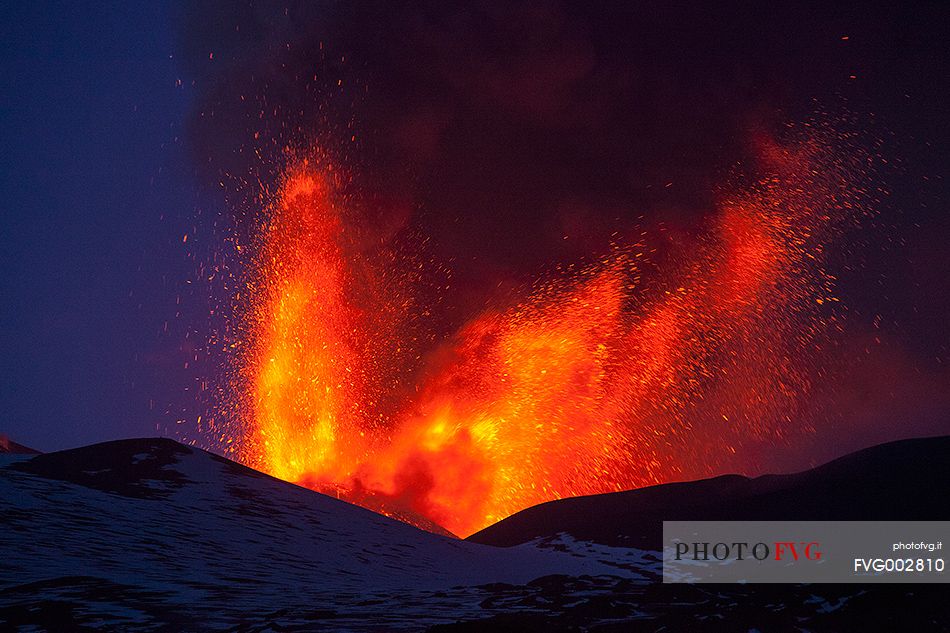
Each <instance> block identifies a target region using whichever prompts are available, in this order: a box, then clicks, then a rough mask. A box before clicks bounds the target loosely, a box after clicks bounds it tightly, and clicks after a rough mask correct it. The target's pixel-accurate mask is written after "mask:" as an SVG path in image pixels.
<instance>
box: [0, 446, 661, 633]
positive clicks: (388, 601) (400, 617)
mask: <svg viewBox="0 0 950 633" xmlns="http://www.w3.org/2000/svg"><path fill="white" fill-rule="evenodd" d="M5 461H6V462H7V463H6V466H5V467H2V468H0V499H2V513H0V608H4V607H6V610H5V611H3V612H0V613H5V614H6V616H7V618H8V620H9V621H15V620H16V615H17V613H16V607H17V606H22V605H30V604H32V605H34V607H35V608H41V609H44V608H45V609H46V610H48V611H57V610H59V611H64V610H68V611H70V612H71V613H72V615H71V616H70V617H73V618H75V622H76V623H77V624H78V623H98V624H100V625H109V624H114V625H116V626H117V627H119V628H127V627H129V626H133V625H136V624H138V625H146V624H148V623H158V622H174V623H177V625H181V626H185V627H187V626H191V625H193V624H194V623H195V622H200V623H201V625H200V626H196V629H202V630H204V629H207V628H212V627H213V628H230V627H232V626H236V625H238V624H241V623H250V622H262V621H270V620H268V618H270V617H271V615H272V614H273V613H274V612H278V611H281V610H283V611H285V612H286V611H287V609H288V608H293V609H297V610H302V611H305V612H306V614H305V615H303V616H300V617H303V618H304V619H305V620H306V619H307V618H316V619H318V620H319V619H325V618H330V619H332V620H333V621H334V625H335V626H338V627H340V628H353V629H359V628H361V627H363V626H373V625H375V623H378V622H388V623H389V625H391V626H401V625H406V626H411V627H418V626H420V623H422V622H427V623H434V622H440V621H448V622H451V621H454V620H455V619H457V618H459V617H464V616H466V615H468V616H475V615H480V614H482V612H483V611H484V610H483V609H482V607H480V606H479V603H480V602H481V601H482V600H483V599H484V596H482V595H481V594H480V592H479V591H478V590H475V589H472V588H473V587H477V586H479V585H486V584H490V583H508V584H510V585H523V584H525V583H527V582H528V581H531V580H533V579H536V578H539V577H543V576H548V575H551V574H564V575H569V576H582V575H588V576H599V575H606V574H609V575H612V576H620V577H625V578H628V579H630V580H632V581H636V582H642V581H645V580H647V579H649V578H651V577H655V575H656V574H658V573H659V567H658V565H657V564H656V563H655V561H654V560H653V559H652V557H649V556H648V557H647V558H644V557H643V553H641V552H639V551H637V550H629V549H625V550H616V551H614V550H611V549H610V548H605V547H599V546H587V545H586V544H576V546H575V547H571V546H570V545H573V544H571V543H567V544H565V543H563V542H560V541H559V540H558V539H547V540H546V541H544V542H537V543H531V544H526V545H523V546H520V547H517V548H510V549H500V548H495V547H491V546H486V545H479V544H475V543H467V542H465V541H460V540H457V539H452V538H448V537H443V536H438V535H435V534H431V533H428V532H424V531H422V530H419V529H417V528H414V527H411V526H409V525H406V524H404V523H401V522H398V521H394V520H392V519H388V518H386V517H383V516H380V515H378V514H375V513H373V512H370V511H368V510H364V509H362V508H359V507H357V506H353V505H350V504H348V503H345V502H343V501H339V500H337V499H333V498H330V497H327V496H324V495H321V494H319V493H315V492H312V491H310V490H307V489H304V488H300V487H298V486H294V485H292V484H288V483H286V482H282V481H278V480H276V479H273V478H271V477H268V476H266V475H263V474H261V473H258V472H256V471H253V470H250V469H248V468H245V467H243V466H240V465H238V464H236V463H234V462H230V461H228V460H225V459H223V458H220V457H218V456H215V455H212V454H210V453H207V452H205V451H202V450H198V449H193V448H188V447H185V446H183V445H181V444H178V443H176V442H173V441H171V440H165V439H154V440H124V441H117V442H109V443H105V444H99V445H95V446H89V447H85V448H81V449H76V450H72V451H63V452H59V453H50V454H46V455H39V456H36V457H33V458H31V459H27V458H25V457H24V456H19V457H12V456H11V457H7V458H6V459H5ZM0 463H2V462H0ZM575 550H576V551H575ZM453 588H454V589H453ZM57 602H58V603H59V606H58V607H56V608H53V607H52V606H51V605H53V604H55V603H57ZM439 605H441V606H439ZM11 609H13V610H12V611H11ZM21 615H23V614H21ZM53 615H55V614H53ZM51 617H52V616H51ZM34 619H35V618H34ZM290 619H291V620H297V619H300V618H298V617H296V616H294V617H291V618H290ZM189 623H191V624H189Z"/></svg>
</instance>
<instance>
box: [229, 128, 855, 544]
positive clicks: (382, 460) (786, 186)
mask: <svg viewBox="0 0 950 633" xmlns="http://www.w3.org/2000/svg"><path fill="white" fill-rule="evenodd" d="M804 130H805V132H804V133H802V132H801V131H800V130H798V131H795V134H797V138H796V139H795V140H794V141H788V142H778V141H775V140H773V139H771V138H765V137H761V136H760V137H757V139H756V141H755V143H754V145H755V148H756V155H757V164H756V167H755V169H756V174H755V176H754V177H750V176H749V174H747V173H744V174H742V175H741V177H736V178H734V179H733V180H735V181H737V182H736V183H734V184H732V185H730V187H728V188H724V189H723V190H722V191H721V192H720V195H719V200H720V201H719V204H718V206H717V208H716V209H715V210H711V212H710V213H709V214H707V216H706V222H705V224H704V226H703V227H702V230H701V231H698V232H687V231H681V232H679V233H676V234H667V235H668V237H669V241H668V244H669V253H664V257H663V259H662V261H659V258H657V257H655V256H654V252H653V249H651V248H649V247H648V246H647V243H648V241H649V240H648V239H647V238H648V235H647V232H646V231H644V232H643V233H641V234H640V235H636V236H628V235H617V236H615V237H616V242H615V244H614V246H613V247H612V248H611V249H609V252H607V253H606V254H604V255H602V256H601V257H600V258H599V259H598V260H596V263H592V264H587V265H576V266H575V265H564V266H561V267H559V268H557V269H556V270H555V271H554V272H553V273H550V274H547V275H543V276H541V277H540V278H539V279H538V281H536V282H535V283H534V284H531V285H530V286H529V287H527V288H524V289H523V290H522V291H519V292H515V293H513V294H514V295H516V296H510V297H508V299H507V301H499V300H496V301H494V302H493V303H492V304H491V305H489V306H488V307H486V308H484V309H483V310H482V311H481V312H480V313H478V314H475V315H473V316H472V317H471V318H470V319H469V320H468V321H467V322H466V323H465V324H464V326H462V327H461V328H460V329H458V330H457V331H456V332H455V333H454V335H451V336H449V337H444V338H443V340H440V341H437V342H436V343H435V344H432V343H427V342H426V341H424V340H422V338H421V337H419V336H416V335H415V334H413V332H415V331H416V330H417V328H416V324H418V323H419V322H422V321H425V319H426V318H427V316H428V315H429V314H431V310H433V309H435V308H434V307H433V306H427V305H424V301H425V300H424V299H423V298H422V297H423V295H424V293H418V292H416V291H415V288H416V286H417V285H418V280H419V279H420V278H422V277H424V276H425V275H426V268H425V266H421V265H419V264H418V263H417V262H418V258H417V257H416V255H417V253H410V254H406V253H404V252H400V250H399V249H398V248H396V247H394V246H393V245H392V244H388V243H380V244H373V245H372V246H370V247H366V245H365V241H366V239H365V234H364V232H361V231H360V227H359V225H358V220H357V219H356V218H355V217H354V215H353V214H352V213H351V212H350V210H349V209H348V198H347V196H345V195H343V194H342V190H343V189H344V186H345V185H346V184H347V182H348V176H347V174H346V171H345V170H343V169H341V168H340V167H339V166H338V165H336V164H334V162H333V161H332V160H331V159H330V158H329V157H328V156H327V155H326V154H325V153H321V152H316V151H314V152H310V153H309V154H307V155H306V157H305V158H301V157H300V155H299V154H293V155H291V154H288V158H287V165H286V168H285V169H284V172H283V176H282V179H281V181H280V183H279V186H277V187H276V188H275V189H274V192H273V193H265V194H263V195H262V199H264V200H266V201H267V202H268V204H267V207H266V209H265V213H264V217H265V218H266V219H265V220H264V221H263V222H262V224H261V231H260V234H259V238H258V239H257V241H256V243H255V244H254V245H252V246H251V247H249V248H247V249H245V250H244V252H245V253H249V254H247V255H246V258H247V259H246V261H247V263H248V264H249V268H250V270H251V273H250V274H249V275H248V280H247V283H246V286H245V287H244V288H243V289H242V292H241V294H240V295H238V297H237V302H238V304H239V305H242V306H245V309H244V310H243V312H242V315H243V316H242V317H241V320H240V324H239V327H238V328H235V329H236V330H237V331H240V332H243V335H242V336H240V337H238V340H237V341H235V343H234V347H235V348H236V349H238V350H239V351H240V353H238V354H237V355H236V356H235V357H234V358H235V361H234V362H235V372H234V385H233V397H232V402H231V403H230V406H231V409H230V410H231V411H237V412H238V413H239V418H240V421H239V428H238V430H237V433H236V434H235V437H236V439H237V441H236V442H235V445H234V447H232V450H233V451H234V452H235V454H236V455H237V456H238V457H239V458H240V459H241V460H242V461H244V462H246V463H248V464H249V465H251V466H253V467H255V468H258V469H261V470H264V471H266V472H269V473H272V474H274V475H275V476H277V477H279V478H282V479H286V480H290V481H296V482H299V483H301V484H303V485H306V486H308V487H312V488H314V489H317V490H320V491H324V492H329V493H332V494H335V495H337V496H340V497H341V498H345V499H347V500H350V501H352V502H355V503H358V504H361V505H365V506H367V507H370V508H373V509H376V510H379V511H382V512H384V513H386V514H390V515H393V516H397V517H401V518H404V519H407V520H412V517H413V516H416V517H425V518H426V519H428V520H430V521H432V522H433V523H435V524H437V525H438V526H442V527H444V528H445V529H447V530H450V531H451V532H453V533H455V534H458V535H463V536H464V535H468V534H471V533H473V532H475V531H477V530H479V529H481V528H483V527H485V526H487V525H490V524H492V523H494V522H496V521H498V520H500V519H503V518H504V517H506V516H508V515H510V514H512V513H514V512H516V511H518V510H521V509H523V508H526V507H528V506H531V505H534V504H537V503H540V502H544V501H548V500H551V499H558V498H562V497H567V496H575V495H583V494H592V493H601V492H609V491H616V490H622V489H629V488H635V487H640V486H644V485H648V484H654V483H660V482H665V481H670V480H679V479H683V478H685V477H697V476H702V475H708V474H711V473H715V472H719V471H721V470H722V469H723V468H724V467H726V466H727V465H728V467H729V468H732V469H737V468H738V469H742V468H744V467H745V468H748V464H744V463H743V461H742V459H741V458H740V457H739V455H741V451H740V449H741V447H742V446H743V445H744V444H747V443H750V442H767V443H776V442H780V441H786V438H788V437H790V436H791V437H793V436H795V435H796V434H800V433H804V432H807V431H808V423H807V422H806V421H805V420H807V416H806V415H804V414H803V411H804V409H805V408H807V400H806V398H805V396H806V395H807V394H808V393H809V390H810V388H811V387H812V385H813V383H814V381H816V380H818V379H819V376H820V374H821V372H822V364H821V355H822V347H823V346H824V345H826V344H827V343H828V341H829V339H830V338H831V334H832V333H833V332H834V330H835V329H836V328H838V327H839V326H838V321H839V315H838V311H837V309H836V298H835V296H834V294H833V282H834V278H833V277H832V275H830V274H829V273H828V272H827V270H826V267H825V262H824V257H823V255H824V247H825V245H826V244H827V243H828V242H829V241H830V240H832V239H835V237H836V235H838V234H839V233H840V232H841V230H842V228H843V227H845V226H846V225H847V224H849V223H854V222H856V221H857V220H858V219H859V218H860V217H861V216H862V215H864V214H865V213H866V212H867V211H866V209H867V205H868V201H869V200H870V198H871V194H870V192H869V191H868V190H867V189H866V188H865V186H864V185H863V184H862V183H863V180H864V174H866V171H867V169H868V167H867V164H868V158H867V154H866V153H865V152H862V151H859V150H857V149H856V148H855V147H854V146H853V144H851V143H850V142H849V139H848V138H846V137H844V136H842V135H835V134H832V133H831V132H830V131H828V130H827V129H824V128H821V127H820V126H819V128H818V129H816V128H813V127H810V126H804ZM845 146H847V147H845ZM417 523H418V521H417Z"/></svg>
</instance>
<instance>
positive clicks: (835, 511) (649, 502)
mask: <svg viewBox="0 0 950 633" xmlns="http://www.w3.org/2000/svg"><path fill="white" fill-rule="evenodd" d="M948 518H950V436H943V437H932V438H921V439H912V440H901V441H898V442H891V443H888V444H881V445H880V446H874V447H872V448H868V449H865V450H862V451H858V452H857V453H852V454H850V455H846V456H845V457H842V458H840V459H836V460H834V461H832V462H829V463H827V464H825V465H823V466H819V467H817V468H814V469H812V470H808V471H805V472H801V473H796V474H793V475H765V476H763V477H756V478H754V479H750V478H748V477H742V476H740V475H725V476H722V477H715V478H713V479H703V480H700V481H690V482H684V483H673V484H663V485H659V486H650V487H649V488H641V489H639V490H629V491H626V492H614V493H608V494H603V495H591V496H586V497H574V498H571V499H561V500H559V501H551V502H549V503H543V504H540V505H537V506H534V507H531V508H528V509H527V510H523V511H521V512H519V513H517V514H515V515H512V516H510V517H508V518H507V519H505V520H503V521H500V522H498V523H496V524H494V525H492V526H489V527H487V528H485V529H484V530H482V531H480V532H477V533H475V534H473V535H472V536H470V537H468V539H467V540H469V541H473V542H475V543H485V544H487V545H496V546H502V547H508V546H511V545H517V544H519V543H526V542H528V541H531V540H534V539H536V538H540V537H550V536H553V535H555V534H558V533H567V534H570V535H571V536H573V537H574V538H575V539H578V540H583V541H592V542H595V543H601V544H604V545H611V546H626V547H638V548H642V549H651V550H659V549H660V543H661V541H662V536H663V521H703V520H705V521H715V520H723V521H765V520H796V521H824V520H829V521H830V520H840V521H861V520H864V521H871V520H901V521H910V520H946V519H948Z"/></svg>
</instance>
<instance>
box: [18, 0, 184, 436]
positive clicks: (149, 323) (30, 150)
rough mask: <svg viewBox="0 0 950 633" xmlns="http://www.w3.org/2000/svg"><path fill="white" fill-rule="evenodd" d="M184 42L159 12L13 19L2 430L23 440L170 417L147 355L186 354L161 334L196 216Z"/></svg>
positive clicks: (146, 5) (83, 8) (125, 432)
mask: <svg viewBox="0 0 950 633" xmlns="http://www.w3.org/2000/svg"><path fill="white" fill-rule="evenodd" d="M173 35H174V31H173V30H172V24H171V22H170V16H169V15H168V12H167V8H166V7H164V5H163V3H160V2H143V3H118V4H115V5H114V6H106V4H105V3H95V2H89V3H69V2H65V3H59V2H29V3H19V5H15V6H11V5H7V6H6V8H5V11H4V20H3V22H2V25H0V42H2V44H0V46H2V53H0V82H2V84H0V85H2V89H0V108H2V121H3V134H2V145H0V177H2V188H0V189H2V192H3V195H2V203H0V204H2V207H0V239H2V251H0V261H2V268H0V270H2V275H0V301H2V307H0V354H2V358H3V360H2V363H0V372H2V373H0V432H3V433H6V434H8V435H9V436H10V437H11V438H14V439H16V440H18V441H20V442H22V443H24V444H27V445H32V446H35V447H37V448H40V449H42V450H52V449H58V448H64V447H69V446H76V445H79V444H84V443H88V442H90V441H92V440H102V439H108V438H118V437H128V436H141V435H154V434H156V427H155V425H156V423H160V424H164V423H166V422H167V418H166V417H164V416H163V415H160V414H162V412H163V411H162V410H160V409H162V407H163V406H164V405H161V404H156V403H154V402H153V404H152V407H151V409H150V406H149V400H150V399H151V400H153V401H154V400H155V399H156V398H159V399H160V395H161V393H162V392H163V387H162V378H161V377H160V376H158V374H157V373H156V372H155V371H153V370H151V369H150V368H149V364H148V363H147V362H146V361H147V360H148V359H147V358H146V357H150V358H154V357H155V356H161V354H162V353H163V350H164V349H165V348H166V347H167V348H169V349H171V350H174V349H176V347H175V346H174V345H173V343H171V342H170V341H168V340H167V337H163V336H162V335H161V331H162V328H163V323H164V321H165V320H173V319H174V316H175V300H176V296H177V292H176V286H177V284H179V283H180V280H181V279H183V278H185V277H186V276H187V273H188V270H189V264H188V262H187V260H186V259H185V258H184V257H183V256H181V254H178V253H176V250H175V249H179V250H180V249H181V236H182V233H183V230H184V229H183V228H182V227H184V226H186V225H187V222H188V220H187V216H188V215H189V214H190V213H191V212H192V210H193V209H194V207H195V188H194V187H193V186H191V185H190V184H189V183H190V180H191V179H190V175H189V174H190V167H189V165H188V162H187V160H186V159H185V157H184V155H183V149H182V144H181V142H180V141H179V140H178V139H179V137H180V135H181V128H182V121H183V119H184V116H185V114H186V112H187V108H188V94H187V90H184V89H182V88H180V87H176V79H177V78H178V77H179V76H180V71H179V70H178V67H177V60H176V59H175V57H174V50H173V48H174V45H173V43H174V37H173ZM176 364H177V363H176ZM179 366H180V365H179ZM168 380H169V382H170V383H171V382H173V381H174V380H177V378H174V377H169V378H168ZM143 382H145V383H147V384H144V385H143ZM174 389H175V387H174V386H172V385H171V384H169V391H173V390H174Z"/></svg>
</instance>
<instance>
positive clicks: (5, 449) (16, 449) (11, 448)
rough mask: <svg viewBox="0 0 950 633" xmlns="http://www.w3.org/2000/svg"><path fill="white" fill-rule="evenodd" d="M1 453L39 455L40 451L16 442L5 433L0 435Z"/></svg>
mask: <svg viewBox="0 0 950 633" xmlns="http://www.w3.org/2000/svg"><path fill="white" fill-rule="evenodd" d="M3 453H10V454H14V455H39V453H40V452H39V451H38V450H36V449H34V448H30V447H29V446H23V445H22V444H17V443H16V442H14V441H12V440H11V439H10V438H8V437H7V436H6V435H0V454H3Z"/></svg>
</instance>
